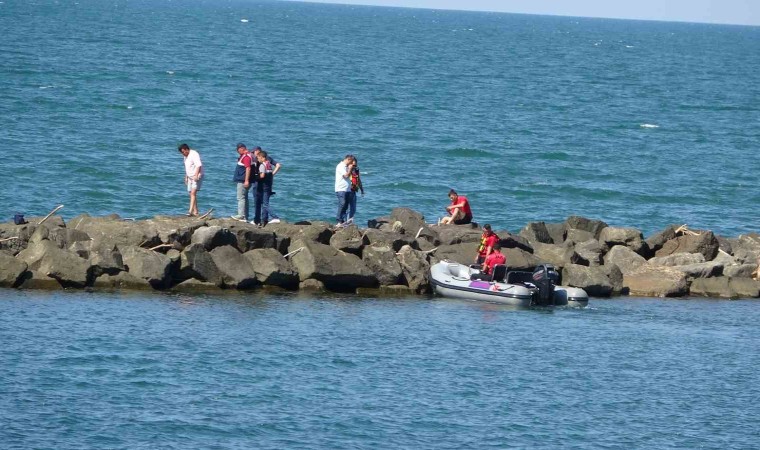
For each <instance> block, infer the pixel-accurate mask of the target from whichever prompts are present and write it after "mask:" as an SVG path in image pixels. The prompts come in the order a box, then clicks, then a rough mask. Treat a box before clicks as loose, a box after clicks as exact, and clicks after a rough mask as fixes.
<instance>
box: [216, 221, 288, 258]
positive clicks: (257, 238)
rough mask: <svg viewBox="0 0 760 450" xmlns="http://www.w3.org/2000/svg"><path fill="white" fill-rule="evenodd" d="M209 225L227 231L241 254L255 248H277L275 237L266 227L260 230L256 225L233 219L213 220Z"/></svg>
mask: <svg viewBox="0 0 760 450" xmlns="http://www.w3.org/2000/svg"><path fill="white" fill-rule="evenodd" d="M209 224H211V225H216V226H220V227H222V228H224V229H227V230H229V231H230V233H232V234H233V235H234V236H235V241H236V244H235V245H234V247H236V248H237V249H239V250H240V251H241V252H243V253H245V252H247V251H249V250H253V249H255V248H277V236H276V235H275V233H274V231H272V230H270V229H269V227H268V226H267V227H266V229H262V228H258V227H257V226H256V225H252V224H250V223H246V222H240V221H237V220H233V219H218V220H213V221H211V222H209ZM226 245H232V244H226Z"/></svg>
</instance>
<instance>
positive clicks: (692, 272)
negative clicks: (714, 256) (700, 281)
mask: <svg viewBox="0 0 760 450" xmlns="http://www.w3.org/2000/svg"><path fill="white" fill-rule="evenodd" d="M672 267H673V268H674V269H676V270H679V271H681V272H682V273H683V274H684V275H686V276H687V277H688V278H690V279H693V278H710V277H718V276H721V275H723V264H722V263H719V262H715V261H707V262H703V263H697V264H686V265H683V266H672Z"/></svg>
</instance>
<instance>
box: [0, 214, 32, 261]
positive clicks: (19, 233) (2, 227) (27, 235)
mask: <svg viewBox="0 0 760 450" xmlns="http://www.w3.org/2000/svg"><path fill="white" fill-rule="evenodd" d="M36 229H37V225H34V224H31V223H28V224H25V225H16V224H14V223H13V222H11V223H0V239H8V240H6V241H0V250H6V251H8V252H10V253H11V254H12V255H16V254H18V252H20V251H21V250H23V249H25V248H26V247H27V245H28V243H29V239H31V237H32V234H34V231H35V230H36ZM11 238H17V239H11Z"/></svg>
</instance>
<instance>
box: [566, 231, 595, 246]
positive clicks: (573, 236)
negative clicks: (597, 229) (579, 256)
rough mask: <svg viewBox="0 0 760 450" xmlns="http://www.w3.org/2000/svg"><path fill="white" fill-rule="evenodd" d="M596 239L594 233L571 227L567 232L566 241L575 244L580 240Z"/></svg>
mask: <svg viewBox="0 0 760 450" xmlns="http://www.w3.org/2000/svg"><path fill="white" fill-rule="evenodd" d="M592 240H596V237H594V233H591V232H588V231H585V230H576V229H569V230H567V232H566V233H565V242H566V243H568V244H569V245H575V244H577V243H579V242H586V241H592Z"/></svg>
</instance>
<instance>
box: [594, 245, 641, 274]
mask: <svg viewBox="0 0 760 450" xmlns="http://www.w3.org/2000/svg"><path fill="white" fill-rule="evenodd" d="M646 262H647V260H646V259H644V257H643V256H641V255H639V254H638V253H636V252H635V251H633V250H631V249H630V248H628V247H626V246H624V245H616V246H614V247H612V248H611V249H610V251H609V252H607V254H606V255H604V265H605V266H607V265H613V264H614V265H615V266H617V267H618V268H619V269H620V272H622V273H623V274H626V273H630V272H633V271H634V270H636V269H638V268H639V267H641V266H642V265H643V264H646Z"/></svg>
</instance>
